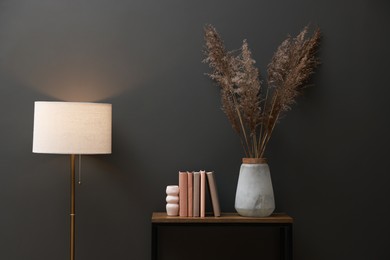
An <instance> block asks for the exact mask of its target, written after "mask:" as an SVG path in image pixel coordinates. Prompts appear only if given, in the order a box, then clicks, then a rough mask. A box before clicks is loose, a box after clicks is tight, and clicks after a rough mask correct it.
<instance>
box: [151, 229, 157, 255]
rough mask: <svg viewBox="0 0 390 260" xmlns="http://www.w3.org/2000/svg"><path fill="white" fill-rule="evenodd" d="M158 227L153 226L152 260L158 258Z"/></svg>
mask: <svg viewBox="0 0 390 260" xmlns="http://www.w3.org/2000/svg"><path fill="white" fill-rule="evenodd" d="M157 242H158V227H157V225H155V224H152V260H157V257H158V254H157V253H158V252H157V251H158V245H157Z"/></svg>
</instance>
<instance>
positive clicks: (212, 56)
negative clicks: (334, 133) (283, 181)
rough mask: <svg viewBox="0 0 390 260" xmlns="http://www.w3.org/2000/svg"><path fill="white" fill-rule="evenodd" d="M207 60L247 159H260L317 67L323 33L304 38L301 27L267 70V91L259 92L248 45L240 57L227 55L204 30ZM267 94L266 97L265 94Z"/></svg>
mask: <svg viewBox="0 0 390 260" xmlns="http://www.w3.org/2000/svg"><path fill="white" fill-rule="evenodd" d="M204 31H205V42H206V46H205V55H206V58H205V59H204V60H203V61H204V62H205V63H208V64H209V66H210V68H211V69H212V73H210V74H207V75H208V76H209V77H210V78H211V79H213V80H214V81H215V82H216V83H217V85H219V86H220V88H221V100H222V109H223V111H224V112H225V114H226V115H227V117H228V119H229V121H230V123H231V124H232V127H233V129H234V130H235V131H236V132H237V133H238V134H239V135H240V138H241V141H242V144H243V146H244V151H245V154H246V156H247V157H258V158H261V157H263V155H264V151H265V147H266V145H267V143H268V141H269V139H270V137H271V134H272V132H273V130H274V127H275V125H276V123H277V122H278V120H279V118H280V117H281V115H282V114H283V113H284V112H286V111H288V110H290V109H291V105H292V104H294V103H295V100H296V98H297V96H298V95H299V94H300V93H301V90H302V88H303V87H304V86H305V84H306V83H307V81H308V79H309V78H310V76H311V75H312V74H313V73H314V71H315V68H316V67H317V66H318V65H319V60H318V58H317V56H316V54H317V51H318V48H319V43H320V38H321V34H320V31H319V29H317V30H315V32H314V34H313V36H312V37H309V38H307V37H306V36H307V33H308V28H307V27H305V28H304V29H303V30H302V31H301V32H300V33H299V34H298V35H297V36H296V37H295V38H292V37H290V36H289V37H287V39H286V40H285V41H283V42H282V44H281V45H280V46H279V47H278V49H277V51H276V52H275V54H274V56H273V58H272V60H271V62H270V63H269V65H268V69H267V74H268V77H267V87H266V91H263V90H262V88H263V87H262V84H261V81H260V79H259V71H258V69H257V68H256V67H255V63H256V62H255V60H254V59H253V58H252V53H251V51H250V49H249V46H248V43H247V41H246V40H244V41H243V44H242V47H241V49H240V52H239V53H238V55H234V52H227V51H226V50H225V47H224V44H223V41H222V39H221V37H220V36H219V34H218V33H217V31H216V29H215V28H214V27H213V26H211V25H207V26H205V28H204ZM264 92H265V93H264Z"/></svg>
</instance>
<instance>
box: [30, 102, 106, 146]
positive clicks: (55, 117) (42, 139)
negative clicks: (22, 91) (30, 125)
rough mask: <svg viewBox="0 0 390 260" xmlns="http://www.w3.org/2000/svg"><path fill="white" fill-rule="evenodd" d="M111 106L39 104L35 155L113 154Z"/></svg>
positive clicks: (35, 124)
mask: <svg viewBox="0 0 390 260" xmlns="http://www.w3.org/2000/svg"><path fill="white" fill-rule="evenodd" d="M111 115H112V106H111V104H102V103H84V102H51V101H36V102H35V107H34V136H33V153H52V154H108V153H111Z"/></svg>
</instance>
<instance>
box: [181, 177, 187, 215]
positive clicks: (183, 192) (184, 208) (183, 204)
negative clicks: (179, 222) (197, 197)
mask: <svg viewBox="0 0 390 260" xmlns="http://www.w3.org/2000/svg"><path fill="white" fill-rule="evenodd" d="M187 193H188V177H187V172H179V216H180V217H187V215H188V210H187V200H188V198H187V196H188V194H187Z"/></svg>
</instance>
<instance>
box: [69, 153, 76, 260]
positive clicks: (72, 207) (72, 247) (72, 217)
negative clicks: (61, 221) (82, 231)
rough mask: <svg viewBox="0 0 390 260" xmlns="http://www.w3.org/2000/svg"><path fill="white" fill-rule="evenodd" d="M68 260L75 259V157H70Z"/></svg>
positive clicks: (72, 155)
mask: <svg viewBox="0 0 390 260" xmlns="http://www.w3.org/2000/svg"><path fill="white" fill-rule="evenodd" d="M70 175H71V182H70V260H74V259H75V230H76V228H75V218H76V205H75V204H76V203H75V202H76V192H75V191H76V185H75V183H76V180H75V155H74V154H71V155H70Z"/></svg>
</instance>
